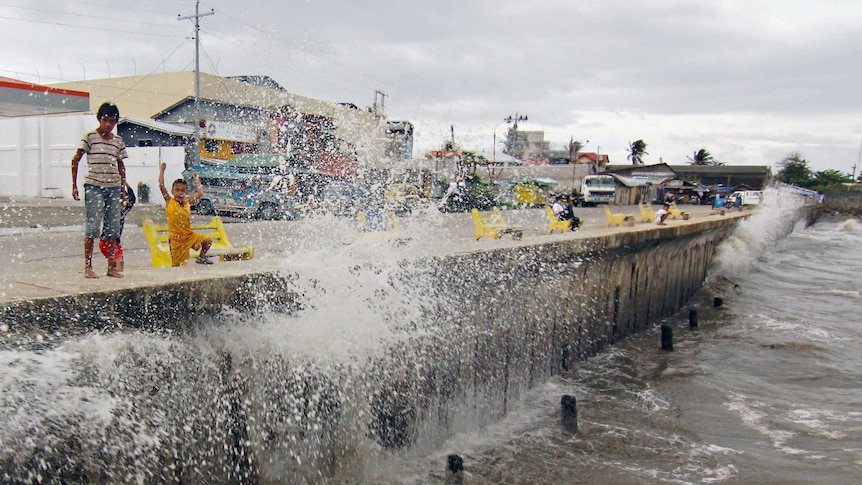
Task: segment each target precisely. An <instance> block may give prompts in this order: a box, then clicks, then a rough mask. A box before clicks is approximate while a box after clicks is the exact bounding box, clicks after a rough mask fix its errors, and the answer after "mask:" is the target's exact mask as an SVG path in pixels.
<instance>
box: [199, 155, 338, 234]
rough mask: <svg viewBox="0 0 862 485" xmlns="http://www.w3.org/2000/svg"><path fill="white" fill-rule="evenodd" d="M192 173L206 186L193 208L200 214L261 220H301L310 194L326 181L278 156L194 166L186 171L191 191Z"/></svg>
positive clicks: (249, 156) (252, 156)
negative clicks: (294, 166)
mask: <svg viewBox="0 0 862 485" xmlns="http://www.w3.org/2000/svg"><path fill="white" fill-rule="evenodd" d="M193 173H197V174H198V175H199V176H200V178H201V184H202V185H203V187H204V195H203V197H202V198H201V199H200V200H199V201H198V203H197V204H196V205H195V207H194V208H195V210H196V211H197V212H198V213H200V214H218V213H224V214H229V215H239V216H245V217H256V218H259V219H278V218H287V219H293V218H297V217H299V216H300V214H301V213H302V212H304V207H305V203H306V199H307V197H308V195H313V194H315V193H316V192H318V191H319V186H320V185H322V182H323V181H324V180H326V179H327V177H326V176H324V175H322V174H320V173H318V172H316V171H314V170H308V169H300V168H293V167H288V166H287V165H286V164H285V161H284V157H281V156H277V155H238V156H237V157H235V158H233V159H231V160H228V161H219V162H218V163H215V162H210V163H202V164H201V165H196V166H192V167H190V168H189V169H187V170H186V171H185V172H183V176H184V177H185V178H186V180H188V181H189V187H190V188H191V189H192V190H194V189H195V188H194V186H193V179H192V174H193Z"/></svg>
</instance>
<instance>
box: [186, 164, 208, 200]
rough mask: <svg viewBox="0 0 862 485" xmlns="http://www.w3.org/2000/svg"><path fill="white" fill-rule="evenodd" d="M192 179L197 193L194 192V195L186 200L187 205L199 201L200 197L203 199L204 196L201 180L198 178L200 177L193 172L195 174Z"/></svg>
mask: <svg viewBox="0 0 862 485" xmlns="http://www.w3.org/2000/svg"><path fill="white" fill-rule="evenodd" d="M192 179H194V181H195V185H196V186H197V188H198V190H197V191H195V193H194V194H192V195H191V196H190V197H189V198H188V201H189V204H194V203H195V202H197V201H199V200H201V197H203V196H204V186H203V184H202V183H201V178H200V176H199V175H198V174H197V172H195V173H194V174H193V175H192Z"/></svg>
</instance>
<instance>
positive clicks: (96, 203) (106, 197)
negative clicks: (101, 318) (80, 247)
mask: <svg viewBox="0 0 862 485" xmlns="http://www.w3.org/2000/svg"><path fill="white" fill-rule="evenodd" d="M96 118H97V119H98V120H99V127H98V128H96V129H95V130H93V131H88V132H87V133H84V137H83V138H82V139H81V146H80V147H79V148H78V150H77V151H76V152H75V155H74V156H73V157H72V198H73V199H75V200H81V198H80V196H79V195H78V162H80V161H81V158H82V157H83V156H84V154H85V153H86V154H87V175H86V176H85V177H84V205H85V207H86V209H87V223H86V229H85V234H84V277H85V278H98V276H96V273H95V272H94V271H93V242H94V241H95V240H96V239H99V237H100V236H101V237H102V238H103V239H104V240H105V244H106V246H107V247H106V249H107V252H108V276H110V277H112V278H122V277H123V274H122V273H121V272H120V271H118V269H117V259H116V252H117V239H118V238H119V237H120V212H121V210H122V206H123V205H124V204H126V203H127V200H126V191H125V190H123V187H125V185H126V166H125V164H124V163H123V159H125V158H127V157H128V155H127V154H126V144H125V143H124V142H123V139H122V138H120V137H119V136H118V135H115V134H113V133H112V130H113V129H114V126H116V124H117V121H119V119H120V110H119V109H118V108H117V106H116V105H115V104H113V103H103V104H102V106H100V107H99V111H98V112H97V113H96Z"/></svg>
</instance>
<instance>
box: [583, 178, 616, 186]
mask: <svg viewBox="0 0 862 485" xmlns="http://www.w3.org/2000/svg"><path fill="white" fill-rule="evenodd" d="M584 183H585V184H586V185H588V186H590V187H613V186H614V179H613V178H612V177H598V178H593V179H587V180H586V181H585V182H584Z"/></svg>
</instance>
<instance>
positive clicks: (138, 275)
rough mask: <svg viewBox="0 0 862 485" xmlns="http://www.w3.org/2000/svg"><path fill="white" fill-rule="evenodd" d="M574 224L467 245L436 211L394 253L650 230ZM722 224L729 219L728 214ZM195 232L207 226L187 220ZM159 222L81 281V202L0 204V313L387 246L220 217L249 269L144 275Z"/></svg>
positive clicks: (133, 216) (360, 254)
mask: <svg viewBox="0 0 862 485" xmlns="http://www.w3.org/2000/svg"><path fill="white" fill-rule="evenodd" d="M685 209H686V210H689V211H690V212H691V213H692V220H691V221H681V220H680V221H669V225H668V226H667V227H670V228H672V227H673V226H675V225H684V224H690V223H693V222H695V221H697V220H698V219H700V218H704V217H724V216H720V215H719V214H718V211H713V210H712V209H711V208H710V207H708V206H687V207H685ZM613 210H614V212H623V213H625V214H632V215H635V216H636V217H637V215H638V209H637V206H614V208H613ZM575 212H576V214H577V215H578V216H579V217H581V218H582V219H583V221H584V226H583V229H582V230H581V231H578V232H572V233H567V234H559V233H556V234H553V235H548V234H547V228H548V220H547V217H546V215H545V210H544V209H525V210H516V211H506V212H504V218H505V219H506V222H507V223H509V224H513V225H519V226H521V227H523V229H524V236H523V239H522V240H518V241H514V240H511V239H510V238H508V237H507V236H504V237H503V238H501V239H499V240H490V241H489V240H485V239H482V240H480V241H474V240H473V230H474V226H473V222H472V218H471V215H470V214H469V213H454V214H440V213H437V212H436V211H428V212H420V213H414V214H412V215H410V216H405V217H403V218H401V219H400V221H401V225H402V227H403V228H404V233H405V235H406V236H407V238H408V239H410V240H411V243H410V246H409V247H407V248H405V249H400V250H402V251H413V254H423V255H426V254H427V255H430V256H434V255H442V254H454V253H459V252H470V251H476V250H484V249H488V248H493V247H499V246H501V245H520V244H537V243H544V242H548V241H554V240H565V239H569V238H589V237H594V236H601V235H604V234H612V233H614V232H619V231H643V230H652V229H656V227H655V225H654V224H652V223H638V224H636V225H635V226H634V227H622V228H618V227H613V228H607V227H605V226H606V224H605V222H606V219H605V216H604V209H603V208H602V207H597V208H577V209H576V211H575ZM728 215H735V213H733V214H728ZM193 217H194V219H195V221H196V222H204V221H206V220H208V219H209V217H208V216H200V215H195V216H193ZM147 218H149V219H153V220H154V221H156V222H163V221H164V208H163V205H161V204H153V203H150V204H142V203H139V204H136V206H135V208H134V209H133V210H132V211H131V212H130V213H129V215H128V216H127V218H126V226H125V230H124V233H123V240H122V243H123V247H124V251H125V255H126V256H125V273H124V274H125V277H124V278H122V279H116V278H109V277H106V276H105V273H106V270H107V263H106V260H105V258H104V257H103V256H102V255H101V254H99V253H98V252H97V253H96V255H95V256H94V260H93V266H94V269H95V271H96V273H97V274H99V275H101V277H100V278H98V279H95V280H88V279H85V278H84V277H83V267H84V261H83V219H84V203H83V201H74V200H70V199H42V198H20V197H19V198H9V197H5V198H4V197H0V262H2V263H3V266H4V270H3V272H2V276H0V305H3V304H5V303H8V302H14V301H22V300H34V299H41V298H56V297H62V296H69V295H80V294H86V293H97V292H105V291H116V290H125V289H134V288H139V287H144V286H153V285H168V284H175V283H178V282H183V281H199V280H203V279H213V278H226V277H236V276H243V275H248V274H252V273H266V272H271V271H273V270H278V269H287V270H289V266H290V260H291V258H295V257H297V255H302V257H306V258H312V257H317V258H321V261H324V259H325V257H326V254H327V253H331V252H332V251H343V250H345V248H347V249H348V250H350V251H351V252H352V253H351V254H354V255H355V257H356V258H371V259H373V258H379V257H380V253H377V254H375V253H374V248H373V246H374V245H381V244H382V245H388V246H391V244H389V242H388V241H380V240H375V238H374V237H365V238H360V237H358V233H357V228H356V224H355V223H354V222H353V221H352V220H349V219H344V218H335V217H332V216H327V215H320V216H314V217H309V218H306V219H302V220H298V221H257V220H245V219H235V218H229V217H224V218H223V219H224V220H225V222H226V228H227V234H228V236H229V238H230V239H231V242H232V243H233V244H234V245H251V246H253V247H254V248H255V258H254V259H253V260H251V261H231V262H216V264H214V265H211V266H202V265H196V264H189V265H187V266H183V267H178V268H158V269H156V268H152V267H151V258H150V250H149V247H148V245H147V242H146V238H145V236H144V233H143V229H142V228H141V227H140V223H141V221H143V220H144V219H147Z"/></svg>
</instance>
